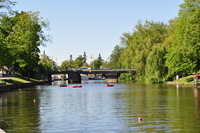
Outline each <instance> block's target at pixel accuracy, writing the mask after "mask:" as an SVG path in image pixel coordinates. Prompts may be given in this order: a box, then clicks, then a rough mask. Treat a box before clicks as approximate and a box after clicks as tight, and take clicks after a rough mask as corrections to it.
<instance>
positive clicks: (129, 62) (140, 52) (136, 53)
mask: <svg viewBox="0 0 200 133" xmlns="http://www.w3.org/2000/svg"><path fill="white" fill-rule="evenodd" d="M166 38H167V25H166V24H164V23H162V22H153V21H145V23H144V24H143V23H142V22H141V21H139V22H138V24H137V25H136V26H135V30H134V32H133V33H132V35H131V36H130V37H129V38H128V41H126V42H127V47H126V48H125V49H124V51H123V52H122V54H121V57H120V63H121V64H122V65H123V66H124V67H126V68H132V67H133V68H135V69H137V80H144V79H145V74H146V73H148V71H150V68H149V69H145V67H146V65H147V58H150V57H149V54H150V53H151V51H152V50H153V47H154V46H155V45H162V43H163V41H164V40H165V39H166ZM151 57H153V56H151ZM160 58H161V57H160ZM149 60H150V59H149ZM162 62H164V61H162ZM151 69H153V68H151ZM146 70H148V71H147V72H146Z"/></svg>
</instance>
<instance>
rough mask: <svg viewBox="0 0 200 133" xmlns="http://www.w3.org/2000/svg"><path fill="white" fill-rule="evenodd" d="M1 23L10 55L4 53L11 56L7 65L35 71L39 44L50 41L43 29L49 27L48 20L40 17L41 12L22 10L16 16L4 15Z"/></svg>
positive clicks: (4, 41)
mask: <svg viewBox="0 0 200 133" xmlns="http://www.w3.org/2000/svg"><path fill="white" fill-rule="evenodd" d="M1 23H3V25H1V26H0V30H1V31H2V33H3V38H4V40H3V43H4V45H5V46H6V47H7V49H8V51H9V52H8V54H9V55H4V57H5V58H8V57H9V60H8V61H7V64H5V65H6V66H8V67H12V68H16V69H18V68H21V69H22V70H23V71H24V72H30V71H33V70H34V69H35V68H37V66H38V61H39V52H40V50H39V46H41V45H44V42H46V41H49V40H48V39H49V38H48V36H45V35H44V32H43V30H42V28H48V22H47V21H44V20H43V19H42V18H41V17H39V12H21V13H16V15H15V16H14V17H8V16H6V15H4V16H3V17H2V20H1ZM7 56H8V57H7Z"/></svg>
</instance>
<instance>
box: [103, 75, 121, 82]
mask: <svg viewBox="0 0 200 133" xmlns="http://www.w3.org/2000/svg"><path fill="white" fill-rule="evenodd" d="M104 77H105V81H106V83H111V82H112V83H117V82H118V77H119V74H118V73H104Z"/></svg>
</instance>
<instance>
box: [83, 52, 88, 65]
mask: <svg viewBox="0 0 200 133" xmlns="http://www.w3.org/2000/svg"><path fill="white" fill-rule="evenodd" d="M82 59H83V62H84V63H86V61H87V56H86V53H85V51H84V53H83V57H82Z"/></svg>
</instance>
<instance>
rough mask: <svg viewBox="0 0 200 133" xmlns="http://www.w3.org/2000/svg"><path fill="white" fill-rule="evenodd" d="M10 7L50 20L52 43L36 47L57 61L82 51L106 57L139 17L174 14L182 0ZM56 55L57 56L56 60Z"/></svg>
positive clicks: (37, 0)
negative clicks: (37, 14) (36, 13)
mask: <svg viewBox="0 0 200 133" xmlns="http://www.w3.org/2000/svg"><path fill="white" fill-rule="evenodd" d="M16 2H17V5H16V6H14V7H13V10H18V11H19V12H20V11H33V12H35V11H39V12H40V16H41V17H44V19H48V20H49V21H50V26H49V27H50V29H51V30H50V31H45V34H50V35H51V36H52V43H46V45H47V46H46V47H43V46H42V47H40V50H41V54H42V53H43V51H45V53H46V54H47V55H48V56H50V57H51V58H52V57H53V59H54V60H55V61H56V62H57V64H58V65H60V64H61V63H62V61H64V60H69V59H70V55H72V59H75V58H77V57H78V56H79V55H83V53H84V52H86V55H87V57H88V59H87V62H88V63H90V62H91V59H90V56H91V55H92V56H94V58H95V59H96V58H98V56H99V54H101V56H102V58H103V59H104V60H107V59H108V57H109V56H110V54H111V53H112V51H113V50H114V47H115V45H119V44H120V36H122V34H123V33H125V32H133V29H134V26H135V25H136V24H137V23H138V21H139V20H142V21H145V20H148V21H155V22H157V21H160V22H164V23H168V20H170V19H173V18H174V17H177V15H178V11H179V9H180V8H179V5H180V4H181V3H183V0H16ZM56 59H57V60H56Z"/></svg>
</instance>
